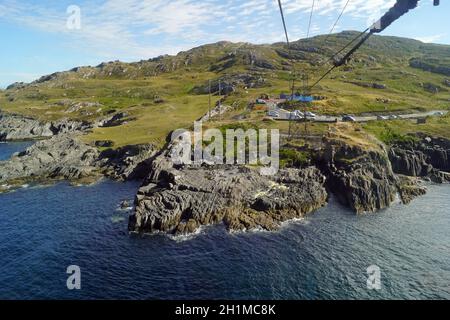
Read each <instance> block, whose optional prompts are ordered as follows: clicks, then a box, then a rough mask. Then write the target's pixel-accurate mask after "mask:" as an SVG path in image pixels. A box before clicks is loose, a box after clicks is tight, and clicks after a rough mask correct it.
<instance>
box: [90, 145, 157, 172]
mask: <svg viewBox="0 0 450 320" xmlns="http://www.w3.org/2000/svg"><path fill="white" fill-rule="evenodd" d="M157 151H158V150H157V149H156V148H155V147H154V146H153V145H150V144H148V145H145V144H144V145H130V146H125V147H122V148H118V149H115V150H114V149H108V150H105V151H103V152H102V153H101V154H100V157H99V159H100V160H99V162H98V165H99V166H100V167H102V168H103V172H104V173H105V174H106V175H107V176H109V177H111V178H113V179H116V180H137V179H144V178H145V177H146V176H147V175H148V173H149V170H150V165H149V162H150V161H151V159H152V157H153V156H154V155H155V154H156V153H157Z"/></svg>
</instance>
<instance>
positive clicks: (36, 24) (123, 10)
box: [0, 0, 395, 60]
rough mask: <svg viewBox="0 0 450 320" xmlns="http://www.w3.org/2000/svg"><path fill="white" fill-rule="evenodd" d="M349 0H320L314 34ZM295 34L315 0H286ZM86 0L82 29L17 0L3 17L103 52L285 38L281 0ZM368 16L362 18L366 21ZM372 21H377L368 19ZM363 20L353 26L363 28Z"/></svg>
mask: <svg viewBox="0 0 450 320" xmlns="http://www.w3.org/2000/svg"><path fill="white" fill-rule="evenodd" d="M346 1H347V0H316V6H315V15H314V17H313V24H312V29H311V34H312V35H316V34H318V33H319V32H324V33H326V32H328V30H327V28H328V26H324V21H327V22H326V23H325V24H326V25H328V24H329V23H330V21H329V20H330V18H331V20H333V21H334V19H335V18H337V16H338V14H339V13H340V12H341V10H342V8H343V7H344V5H345V3H346ZM282 2H283V5H284V9H285V13H286V16H287V18H288V26H289V28H288V29H289V33H290V37H291V38H292V39H297V38H300V37H304V36H305V35H306V28H307V25H308V19H309V12H310V10H311V4H312V1H311V0H282ZM393 2H395V0H370V1H367V0H351V1H350V4H349V5H348V8H347V10H346V17H351V18H355V19H360V20H361V19H362V20H363V21H364V22H365V21H366V19H368V18H367V17H369V20H368V21H367V23H369V21H370V20H371V19H375V17H378V16H379V15H380V12H383V11H385V10H386V9H388V8H389V7H390V6H391V5H392V4H393ZM80 6H81V13H82V28H81V30H68V29H67V28H65V26H66V19H67V14H66V12H65V10H60V9H58V10H56V9H55V8H52V7H49V6H45V5H43V4H37V3H36V2H32V3H31V4H30V3H25V2H24V1H21V2H20V3H19V2H18V0H2V4H0V17H2V19H8V20H11V21H13V22H16V23H19V24H21V25H26V26H30V27H32V28H38V29H40V30H43V31H45V32H53V33H58V34H62V35H64V37H65V38H66V39H67V41H66V43H65V45H68V46H71V47H73V48H77V50H82V51H87V52H89V53H95V54H96V55H99V56H102V57H105V58H111V59H115V58H122V59H128V60H131V59H141V58H142V59H145V58H150V57H153V56H155V55H159V54H163V53H169V54H173V53H176V52H178V51H180V50H186V49H188V48H190V47H192V46H195V45H200V44H203V43H208V42H214V41H219V40H229V41H242V42H255V43H270V42H276V41H283V32H282V26H281V22H280V18H279V12H278V4H277V0H248V1H242V0H225V1H224V0H202V1H197V0H103V1H102V2H101V3H100V4H99V3H98V2H96V1H95V2H94V1H89V2H84V4H83V5H80ZM325 18H326V19H325ZM364 22H363V23H364ZM371 22H372V21H371ZM361 27H362V26H361V25H357V26H355V29H361Z"/></svg>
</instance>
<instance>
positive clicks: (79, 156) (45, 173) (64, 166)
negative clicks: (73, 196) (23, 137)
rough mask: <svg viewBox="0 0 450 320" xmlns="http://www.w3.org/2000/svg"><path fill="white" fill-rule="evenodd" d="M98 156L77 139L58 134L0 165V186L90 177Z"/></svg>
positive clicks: (95, 150) (94, 150)
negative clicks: (31, 181)
mask: <svg viewBox="0 0 450 320" xmlns="http://www.w3.org/2000/svg"><path fill="white" fill-rule="evenodd" d="M98 156H99V155H98V151H97V149H96V148H93V147H90V146H88V145H86V144H84V143H83V142H81V141H80V140H79V137H78V136H77V135H74V134H60V135H57V136H54V137H52V138H50V139H48V140H42V141H38V142H36V143H35V144H34V145H33V146H31V147H29V148H28V149H26V150H25V151H23V152H21V153H18V154H15V155H13V157H12V158H11V159H10V160H8V161H3V162H0V183H7V184H15V183H17V182H19V183H20V182H23V181H26V182H29V181H30V180H36V181H39V182H46V181H48V180H51V179H68V180H79V179H83V178H87V177H91V176H93V175H95V173H96V171H97V169H98V168H97V167H96V161H97V158H98Z"/></svg>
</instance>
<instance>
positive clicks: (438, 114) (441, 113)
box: [434, 111, 444, 117]
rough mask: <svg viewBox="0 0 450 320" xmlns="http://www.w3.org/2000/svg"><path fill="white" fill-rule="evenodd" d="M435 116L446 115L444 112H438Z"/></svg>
mask: <svg viewBox="0 0 450 320" xmlns="http://www.w3.org/2000/svg"><path fill="white" fill-rule="evenodd" d="M434 115H435V116H439V117H442V116H443V115H444V113H443V112H442V111H437V112H435V113H434Z"/></svg>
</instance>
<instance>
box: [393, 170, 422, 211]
mask: <svg viewBox="0 0 450 320" xmlns="http://www.w3.org/2000/svg"><path fill="white" fill-rule="evenodd" d="M397 177H398V194H399V196H400V199H401V200H402V202H403V203H404V204H409V203H411V201H413V200H414V199H415V198H417V197H420V196H423V195H425V194H426V193H427V188H426V187H425V186H423V185H422V181H421V180H420V179H418V178H413V177H407V176H403V175H399V176H397Z"/></svg>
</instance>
